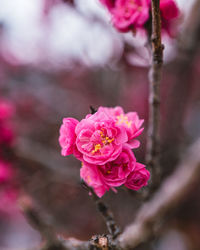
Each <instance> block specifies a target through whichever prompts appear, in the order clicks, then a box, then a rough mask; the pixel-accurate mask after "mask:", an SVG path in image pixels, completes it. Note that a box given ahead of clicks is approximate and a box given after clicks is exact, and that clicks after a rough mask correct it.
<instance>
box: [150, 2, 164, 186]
mask: <svg viewBox="0 0 200 250" xmlns="http://www.w3.org/2000/svg"><path fill="white" fill-rule="evenodd" d="M151 3H152V37H151V42H152V44H151V45H152V64H151V68H150V71H149V82H150V90H149V125H148V133H147V155H146V161H147V165H148V166H149V168H150V170H151V172H152V175H151V183H152V188H153V187H156V186H157V185H158V183H159V172H160V170H159V169H160V167H159V151H160V138H159V125H160V81H161V74H162V64H163V49H164V47H163V45H162V43H161V18H160V1H159V0H152V1H151Z"/></svg>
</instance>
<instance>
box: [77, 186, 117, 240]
mask: <svg viewBox="0 0 200 250" xmlns="http://www.w3.org/2000/svg"><path fill="white" fill-rule="evenodd" d="M82 185H83V187H84V188H85V189H86V190H87V191H88V192H89V193H90V194H91V197H92V199H93V200H94V202H95V203H96V206H97V209H98V211H99V212H100V214H101V215H102V217H103V218H104V220H105V222H106V226H107V229H108V232H109V233H110V234H111V235H112V238H113V239H115V238H116V237H117V236H118V235H119V234H120V233H121V231H120V229H119V227H118V226H117V224H116V222H115V220H114V217H113V213H112V212H111V210H110V209H109V207H108V206H107V205H106V204H105V203H104V202H103V201H102V200H101V199H100V198H99V197H98V196H97V195H96V194H95V192H94V190H93V189H92V188H91V187H89V186H88V185H87V184H86V183H85V182H84V181H82Z"/></svg>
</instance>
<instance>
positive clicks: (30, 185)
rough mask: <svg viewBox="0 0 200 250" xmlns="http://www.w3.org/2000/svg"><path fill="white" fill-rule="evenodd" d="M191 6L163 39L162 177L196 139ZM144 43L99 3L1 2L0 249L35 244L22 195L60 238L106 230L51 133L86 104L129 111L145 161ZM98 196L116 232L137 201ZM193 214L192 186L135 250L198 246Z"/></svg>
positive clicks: (198, 65)
mask: <svg viewBox="0 0 200 250" xmlns="http://www.w3.org/2000/svg"><path fill="white" fill-rule="evenodd" d="M194 2H195V1H193V0H191V1H185V0H179V1H178V0H177V3H178V6H179V8H180V10H181V16H180V18H179V20H178V23H177V25H178V30H177V34H176V37H174V38H169V37H168V36H167V35H165V34H163V43H164V44H165V50H164V61H165V63H164V69H163V79H162V86H161V142H162V150H161V153H162V159H161V160H162V178H163V179H164V178H165V177H166V176H168V175H169V174H171V173H172V172H173V170H174V169H175V167H176V164H177V163H178V161H179V159H180V157H181V155H182V154H184V150H185V148H187V146H188V145H190V144H191V143H192V142H193V141H195V139H197V137H199V135H200V85H199V79H200V43H199V42H200V29H199V27H200V25H199V23H200V17H196V16H195V15H193V11H194V7H193V6H194ZM197 2H198V0H197ZM198 25H199V26H198ZM145 45H146V39H145V35H144V34H142V33H141V34H140V33H138V34H136V36H134V37H133V35H132V34H130V33H129V34H121V33H119V32H117V31H116V30H115V29H114V28H113V27H112V25H111V23H110V17H109V15H108V13H107V11H106V9H105V8H103V7H102V6H101V5H100V3H99V1H98V0H74V1H72V0H71V1H67V0H65V1H61V0H28V1H27V0H0V249H1V250H17V249H32V248H34V247H37V246H38V245H40V243H41V236H40V234H39V233H38V232H37V231H36V230H34V229H33V228H32V227H31V225H30V224H29V223H28V222H27V220H26V219H25V217H24V215H23V213H22V209H21V207H20V205H19V200H20V197H24V196H29V197H30V199H31V200H32V202H33V203H34V204H35V206H37V207H38V208H39V210H40V212H41V214H42V215H43V216H44V218H46V220H47V221H48V223H49V224H50V225H52V226H53V227H54V228H55V229H56V231H57V232H58V233H59V234H61V235H63V236H64V237H71V236H73V237H77V238H79V239H83V240H88V239H89V238H90V237H91V236H92V235H94V234H101V233H105V232H106V228H105V225H104V223H103V220H102V218H101V216H100V215H99V214H98V212H97V211H96V207H95V204H94V203H93V201H92V200H91V199H90V197H89V196H88V193H87V192H86V191H85V190H84V189H83V188H82V187H81V185H80V176H79V169H80V162H79V161H77V160H76V159H74V158H73V157H70V156H69V157H62V156H61V155H60V147H59V144H58V136H59V127H60V125H61V123H62V119H63V117H74V118H77V119H79V120H80V119H82V118H83V117H84V116H85V115H86V114H87V113H89V112H90V111H89V107H90V105H92V106H93V107H94V108H98V107H99V106H116V105H120V106H122V107H123V108H124V110H125V111H126V112H128V111H137V112H138V114H139V116H140V118H143V119H145V123H144V126H145V130H144V132H143V134H142V135H141V136H140V141H141V147H140V148H139V149H138V150H136V152H135V153H136V156H137V159H138V161H139V162H142V163H144V155H145V145H146V141H145V137H146V127H147V120H148V69H149V62H150V51H149V49H148V47H147V46H145ZM1 134H2V135H1ZM1 137H2V138H1ZM104 200H105V201H106V202H107V203H108V204H109V206H110V207H111V208H112V209H113V211H114V215H115V218H116V220H117V222H118V223H119V225H120V226H121V227H122V228H124V227H125V226H126V225H127V224H128V223H130V221H132V220H133V219H134V216H135V214H136V211H137V210H138V209H139V207H140V206H141V204H142V201H141V200H138V199H137V197H136V195H135V193H134V192H132V193H130V192H128V191H127V190H126V189H125V188H119V189H118V194H117V195H116V194H114V193H112V192H111V191H110V192H108V193H107V194H106V195H105V197H104ZM199 211H200V186H199V185H197V184H195V183H194V186H193V187H192V192H191V193H190V194H189V195H188V196H187V197H185V200H184V201H183V202H182V203H181V204H180V206H179V208H178V209H176V210H174V211H172V214H170V215H169V218H166V221H167V223H166V224H165V227H164V229H163V231H162V232H161V234H160V236H159V237H158V238H156V239H155V240H154V241H152V242H148V244H147V245H145V246H141V247H140V248H139V249H155V250H168V249H176V250H188V249H189V250H198V249H200V238H199V235H200V213H199Z"/></svg>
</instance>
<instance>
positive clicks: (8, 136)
mask: <svg viewBox="0 0 200 250" xmlns="http://www.w3.org/2000/svg"><path fill="white" fill-rule="evenodd" d="M13 139H14V133H13V130H12V129H11V128H10V126H9V125H8V124H6V123H3V124H0V145H3V144H6V145H11V144H12V143H13Z"/></svg>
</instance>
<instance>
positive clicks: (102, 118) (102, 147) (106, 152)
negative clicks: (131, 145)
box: [75, 111, 128, 165]
mask: <svg viewBox="0 0 200 250" xmlns="http://www.w3.org/2000/svg"><path fill="white" fill-rule="evenodd" d="M75 133H76V135H77V139H76V146H77V149H78V151H80V152H81V153H82V154H83V160H84V161H86V162H88V163H91V164H98V165H103V164H105V163H107V162H109V161H113V160H115V159H116V158H117V157H118V156H119V154H120V153H121V151H122V145H123V144H124V143H126V142H127V139H128V138H127V134H126V131H125V129H124V128H123V127H119V126H117V125H116V122H115V121H114V120H113V119H112V117H110V116H109V115H107V114H106V113H105V112H102V111H97V112H96V113H95V114H94V115H88V116H86V118H85V119H83V120H81V121H80V123H79V124H78V125H77V126H76V129H75Z"/></svg>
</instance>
